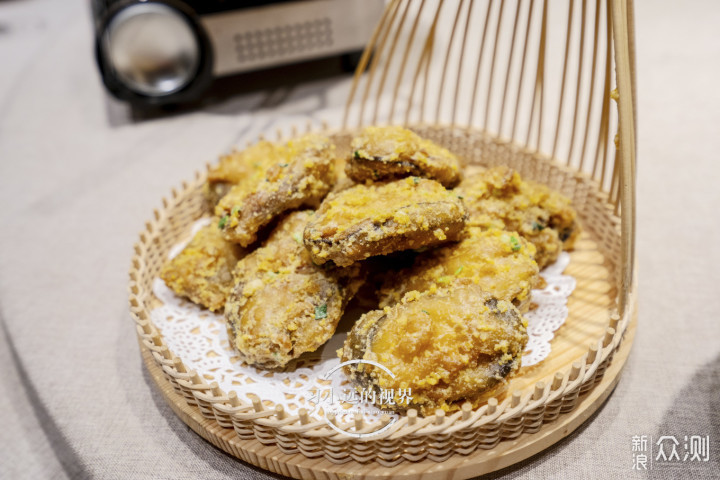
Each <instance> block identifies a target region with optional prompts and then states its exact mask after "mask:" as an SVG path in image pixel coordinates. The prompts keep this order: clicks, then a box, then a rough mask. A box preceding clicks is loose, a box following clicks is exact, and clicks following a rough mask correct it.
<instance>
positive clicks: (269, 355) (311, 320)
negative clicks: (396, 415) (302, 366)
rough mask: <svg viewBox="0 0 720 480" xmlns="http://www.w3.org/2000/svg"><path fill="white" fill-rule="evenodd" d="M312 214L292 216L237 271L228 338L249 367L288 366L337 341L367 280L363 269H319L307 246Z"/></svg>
mask: <svg viewBox="0 0 720 480" xmlns="http://www.w3.org/2000/svg"><path fill="white" fill-rule="evenodd" d="M310 218H312V211H301V212H293V213H291V214H290V215H289V216H287V217H286V218H284V219H283V220H282V221H281V222H280V223H279V224H278V226H277V227H276V228H275V229H274V230H273V232H272V233H271V234H270V236H269V238H268V239H267V240H266V242H265V244H264V245H263V246H262V247H260V248H258V249H257V250H255V251H254V252H252V253H250V254H249V255H248V256H246V257H245V258H244V259H242V260H241V261H240V262H238V264H237V267H236V268H235V271H234V275H235V278H236V283H235V285H234V287H233V288H232V292H231V293H230V295H229V297H228V301H227V305H226V307H225V318H226V322H227V330H228V337H229V339H230V343H231V344H232V346H233V347H234V348H235V349H236V350H237V351H238V352H239V353H240V357H241V358H242V359H243V360H244V361H245V362H247V363H248V364H253V365H258V366H262V367H267V368H279V367H283V366H285V365H286V364H287V363H288V362H289V361H290V360H292V359H294V358H297V357H299V356H300V355H301V354H303V353H305V352H312V351H314V350H316V349H317V348H318V347H320V346H321V345H322V344H323V343H325V342H326V341H327V340H328V339H329V338H330V337H332V335H333V333H334V332H335V328H336V327H337V324H338V321H339V320H340V317H342V314H343V311H344V309H345V306H346V305H347V302H348V301H349V300H350V299H351V298H352V296H353V295H354V294H355V292H356V291H357V289H358V288H359V286H360V284H361V282H362V280H361V277H360V267H359V266H354V267H351V268H347V269H340V268H323V267H319V266H317V265H314V264H313V263H312V261H311V259H310V254H309V253H308V252H307V250H306V249H305V247H304V246H303V244H302V232H303V229H304V228H305V225H306V224H307V222H308V220H309V219H310Z"/></svg>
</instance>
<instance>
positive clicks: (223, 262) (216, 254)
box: [160, 223, 246, 312]
mask: <svg viewBox="0 0 720 480" xmlns="http://www.w3.org/2000/svg"><path fill="white" fill-rule="evenodd" d="M245 253H246V251H245V250H244V249H243V248H240V247H239V246H238V245H235V244H234V243H230V242H228V241H227V240H225V239H224V238H223V236H222V234H221V233H220V230H218V228H217V225H215V224H214V223H213V224H210V225H207V226H205V227H203V228H202V229H200V230H199V231H198V232H197V233H196V234H195V236H194V237H193V239H192V240H191V241H190V243H189V244H188V245H187V246H186V247H185V248H184V249H183V251H182V252H180V253H179V254H178V255H177V256H176V257H174V258H173V259H172V260H170V261H169V262H167V263H166V264H165V265H164V266H163V269H162V271H161V273H160V277H161V278H162V279H163V280H164V281H165V283H166V284H167V286H168V287H169V288H170V289H171V290H173V291H174V292H175V293H177V294H178V295H181V296H183V297H187V298H189V299H190V300H191V301H192V302H194V303H197V304H199V305H203V306H204V307H206V308H208V309H210V310H212V311H213V312H214V311H217V310H220V309H221V308H223V307H224V306H225V300H226V298H227V296H228V293H229V292H230V289H231V288H232V285H233V277H232V271H233V269H234V268H235V264H237V262H238V260H240V259H241V258H242V257H243V256H244V255H245Z"/></svg>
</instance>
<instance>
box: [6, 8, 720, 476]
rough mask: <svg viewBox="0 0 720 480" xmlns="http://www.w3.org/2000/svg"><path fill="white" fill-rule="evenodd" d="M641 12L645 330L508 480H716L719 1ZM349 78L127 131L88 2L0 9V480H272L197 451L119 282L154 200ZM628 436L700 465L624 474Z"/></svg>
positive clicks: (719, 434) (327, 97)
mask: <svg viewBox="0 0 720 480" xmlns="http://www.w3.org/2000/svg"><path fill="white" fill-rule="evenodd" d="M636 7H637V32H638V39H637V41H638V79H639V85H638V93H639V135H638V142H639V168H638V189H637V194H638V242H637V245H638V258H639V278H640V286H639V299H640V300H639V303H640V322H639V327H638V332H637V337H636V341H635V345H634V347H633V352H632V354H631V356H630V359H629V361H628V364H627V366H626V368H625V371H624V373H623V375H622V378H621V380H620V383H619V385H618V386H617V389H616V391H615V392H614V393H613V395H612V396H611V397H610V399H609V401H608V402H607V403H606V405H605V406H604V407H603V408H602V409H601V410H600V411H599V413H598V414H597V415H596V416H595V417H594V418H593V419H592V421H591V422H589V423H587V424H586V425H584V426H583V427H581V428H580V429H579V430H578V431H577V432H575V433H574V434H572V435H571V436H570V437H569V438H568V439H566V440H564V441H562V442H560V443H559V444H558V445H557V446H555V447H554V448H551V449H550V450H548V451H547V452H545V453H543V454H541V455H539V456H537V457H534V458H532V459H530V460H528V461H525V462H523V463H521V464H520V465H517V466H515V467H512V468H510V469H508V470H505V471H503V472H501V473H500V474H498V476H500V475H505V476H507V478H518V477H523V478H524V477H527V478H636V477H637V478H643V477H645V476H650V477H651V478H718V477H720V467H719V466H720V463H719V459H718V455H719V454H720V448H719V446H720V413H718V412H719V411H720V340H719V338H720V295H719V290H718V285H719V284H720V273H719V272H720V269H719V268H718V265H720V247H719V246H718V245H719V244H720V213H719V208H720V184H719V182H718V180H719V179H720V158H719V155H720V135H718V134H719V133H720V88H718V77H719V76H720V35H718V33H717V27H718V24H720V3H719V2H714V1H706V2H670V1H667V2H652V1H649V0H646V1H640V2H639V3H638V5H637V6H636ZM347 90H348V77H347V76H330V77H325V78H323V79H315V80H313V81H311V82H309V83H302V84H299V85H297V86H295V87H293V88H289V87H288V88H280V87H278V88H272V89H268V90H261V91H257V92H254V93H253V92H250V93H244V94H238V95H231V96H228V97H227V98H225V100H224V101H222V102H210V103H209V104H208V105H207V106H205V107H203V108H200V109H196V110H192V111H186V112H182V113H181V114H177V115H166V116H162V117H152V118H143V119H137V118H134V117H133V116H131V115H129V114H128V112H127V111H126V109H125V107H123V106H122V105H120V104H118V103H116V102H114V101H111V100H109V99H108V98H107V96H106V94H105V92H104V91H103V89H102V87H101V85H100V82H99V78H98V75H97V73H96V69H95V65H94V63H93V57H92V47H91V29H90V22H89V12H88V5H87V3H86V2H82V1H79V0H73V1H65V2H57V1H50V0H25V1H3V2H0V205H1V206H2V210H1V213H0V219H1V221H0V319H1V320H0V326H1V327H2V328H1V330H2V331H1V332H0V381H1V383H2V386H1V387H0V412H2V422H1V423H0V478H7V479H11V478H12V479H15V478H29V479H38V478H66V477H69V478H94V477H98V478H173V479H191V478H207V479H215V478H268V477H269V475H268V474H266V473H264V472H262V471H260V470H258V469H256V468H254V467H251V466H248V465H246V464H244V463H242V462H240V461H238V460H236V459H234V458H232V457H230V456H228V455H226V454H224V453H223V452H221V451H219V450H217V449H215V448H214V447H212V446H211V445H210V444H208V443H206V442H205V441H204V440H202V439H201V438H200V437H199V436H197V435H196V434H195V433H193V432H192V431H191V430H190V429H189V428H188V427H186V426H185V425H184V424H183V423H182V422H181V421H180V420H179V419H178V418H177V417H176V416H175V415H174V414H173V413H172V411H171V410H170V408H169V407H168V406H167V405H165V404H164V401H163V399H162V398H161V396H160V394H159V393H158V391H157V389H156V388H155V386H154V385H153V383H152V382H151V380H150V379H149V377H148V374H147V372H146V371H145V369H144V368H143V365H142V363H141V359H140V355H139V352H138V345H137V341H136V338H135V333H134V329H133V326H132V321H131V319H130V317H129V314H128V308H127V296H126V284H127V269H128V264H129V258H130V255H131V246H132V244H133V243H134V242H135V240H136V235H137V232H138V231H139V230H140V229H141V228H142V226H143V222H144V221H145V219H146V218H148V217H149V215H150V213H151V211H152V208H154V207H157V206H158V205H159V200H160V197H161V196H162V195H165V194H167V192H169V190H170V188H171V187H173V186H176V185H178V184H179V183H180V181H181V180H182V179H186V178H189V177H190V176H191V175H192V172H193V171H194V170H195V169H198V168H200V167H201V166H202V165H203V163H204V162H205V161H211V160H213V159H214V158H215V157H216V155H217V154H219V153H221V152H223V151H225V150H227V149H229V148H230V147H231V146H232V145H235V144H237V143H238V142H244V141H246V140H248V139H251V138H253V137H254V136H255V135H256V134H257V133H259V132H262V131H271V130H272V129H273V128H274V127H275V126H276V125H277V124H278V122H279V121H280V119H286V118H287V117H288V116H289V115H295V116H298V117H300V118H302V117H307V116H312V115H313V113H314V112H316V111H317V110H318V109H320V108H326V107H333V106H336V107H339V106H341V105H342V103H343V100H344V98H345V95H346V93H347ZM634 435H652V436H653V437H654V438H658V437H659V436H660V435H672V436H676V437H677V438H679V439H680V440H682V437H683V436H685V435H688V436H690V435H703V436H706V435H709V437H710V445H711V449H712V450H711V457H710V461H709V462H705V463H701V462H693V463H691V462H684V463H679V464H678V465H677V466H675V467H672V466H669V465H663V466H662V467H656V468H654V469H653V470H651V471H650V473H649V474H639V473H637V472H635V471H633V470H632V468H631V465H632V443H631V441H632V437H633V436H634Z"/></svg>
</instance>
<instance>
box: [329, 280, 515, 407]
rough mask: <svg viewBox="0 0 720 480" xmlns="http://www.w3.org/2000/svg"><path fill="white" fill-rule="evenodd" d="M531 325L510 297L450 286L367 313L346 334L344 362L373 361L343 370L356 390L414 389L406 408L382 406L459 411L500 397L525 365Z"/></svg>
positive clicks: (466, 284)
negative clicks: (465, 405) (469, 404)
mask: <svg viewBox="0 0 720 480" xmlns="http://www.w3.org/2000/svg"><path fill="white" fill-rule="evenodd" d="M526 327H527V321H526V320H525V319H524V318H523V317H522V316H521V315H520V313H519V312H518V311H517V309H516V308H515V307H514V306H513V305H512V304H511V303H510V302H507V301H505V300H498V299H496V298H494V297H492V296H491V295H490V294H488V293H487V292H485V291H483V290H482V288H481V287H480V286H479V285H476V284H474V283H472V282H469V281H468V280H458V281H456V282H454V283H453V284H452V285H451V286H449V287H448V288H443V289H438V290H435V291H428V292H425V293H418V292H416V291H413V292H409V293H408V294H407V295H406V296H405V297H404V298H403V300H402V301H401V303H398V304H396V305H394V306H393V307H386V308H385V309H383V310H374V311H372V312H369V313H367V314H365V315H363V316H362V317H361V318H360V319H359V320H358V321H357V323H356V324H355V326H354V327H353V329H352V330H351V331H350V333H349V334H348V338H347V340H346V341H345V345H344V347H343V349H342V355H341V358H342V361H348V360H354V359H363V360H369V361H373V362H377V363H379V364H381V365H383V366H385V367H386V368H388V369H389V370H390V371H391V372H392V373H393V375H395V377H394V378H392V377H391V376H390V375H388V374H387V373H386V372H384V371H383V370H381V369H379V368H377V367H374V366H372V365H368V364H353V365H349V366H346V367H344V369H345V372H346V373H347V374H348V375H349V377H350V378H351V380H352V381H353V383H355V385H356V386H357V387H358V388H366V389H373V390H375V391H376V398H377V397H378V395H379V391H380V390H381V389H385V390H388V389H394V391H395V392H398V389H411V397H412V400H411V401H410V403H409V405H408V404H402V405H398V404H397V403H396V404H395V405H392V404H390V405H387V404H386V405H383V406H382V407H383V408H392V409H396V410H403V409H405V408H409V407H412V408H417V409H418V410H419V411H420V412H421V413H422V414H424V415H428V414H432V413H433V412H434V410H435V409H437V408H442V409H443V410H445V411H453V410H456V409H457V408H458V407H459V405H460V404H461V403H462V402H464V401H465V400H467V401H470V402H472V403H474V404H477V403H479V402H480V401H483V400H485V399H487V398H488V397H489V396H491V395H494V394H496V393H498V391H499V390H500V389H501V388H503V387H504V386H505V385H506V383H507V378H508V377H509V376H511V375H512V374H514V373H515V372H517V370H518V369H519V368H520V361H521V357H522V352H523V350H524V349H525V345H526V344H527V340H528V336H527V332H526Z"/></svg>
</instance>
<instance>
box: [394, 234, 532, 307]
mask: <svg viewBox="0 0 720 480" xmlns="http://www.w3.org/2000/svg"><path fill="white" fill-rule="evenodd" d="M534 256H535V246H534V245H533V244H532V243H530V242H528V241H526V240H525V239H524V238H522V237H521V236H520V235H518V234H517V233H515V232H507V231H504V230H498V229H494V228H493V229H490V230H482V229H480V228H476V227H470V228H468V229H467V230H466V232H465V234H464V236H463V239H462V240H461V241H460V242H458V243H452V244H448V245H445V246H442V247H440V248H437V249H435V250H432V251H429V252H425V253H421V254H420V255H419V256H418V258H417V259H416V260H415V263H414V264H413V266H412V267H410V268H406V269H404V270H401V271H400V272H396V273H393V274H392V275H390V276H388V277H387V278H386V279H385V282H384V283H383V286H382V288H381V290H380V307H381V308H382V307H386V306H389V305H393V304H394V303H397V302H399V301H400V300H401V299H402V297H403V296H404V295H405V294H406V293H408V292H410V291H412V290H417V291H420V292H424V291H427V290H429V289H431V288H437V287H443V286H446V285H448V284H450V283H452V282H453V281H454V280H455V279H457V278H464V279H468V280H470V281H472V282H473V283H475V284H477V285H479V286H480V287H481V288H482V289H483V290H485V291H487V292H488V293H490V294H491V295H492V296H493V297H495V298H497V299H498V300H507V301H509V302H512V303H513V305H515V306H516V307H517V308H518V309H519V310H520V311H521V312H525V311H527V310H528V307H529V304H530V291H531V290H532V288H533V287H534V286H536V285H537V284H538V282H539V274H538V271H539V269H538V266H537V263H535V260H534V259H533V258H534Z"/></svg>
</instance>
